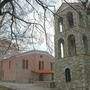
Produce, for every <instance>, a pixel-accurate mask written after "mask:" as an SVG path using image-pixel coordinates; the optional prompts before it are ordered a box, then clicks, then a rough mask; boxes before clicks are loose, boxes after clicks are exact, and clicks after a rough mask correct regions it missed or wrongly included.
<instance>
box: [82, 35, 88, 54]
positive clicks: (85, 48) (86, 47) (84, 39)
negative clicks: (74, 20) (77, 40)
mask: <svg viewBox="0 0 90 90" xmlns="http://www.w3.org/2000/svg"><path fill="white" fill-rule="evenodd" d="M83 44H84V50H85V53H87V51H88V40H87V37H86V36H85V35H83Z"/></svg>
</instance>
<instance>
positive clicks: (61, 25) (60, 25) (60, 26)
mask: <svg viewBox="0 0 90 90" xmlns="http://www.w3.org/2000/svg"><path fill="white" fill-rule="evenodd" d="M59 30H60V32H62V31H63V18H62V17H60V18H59Z"/></svg>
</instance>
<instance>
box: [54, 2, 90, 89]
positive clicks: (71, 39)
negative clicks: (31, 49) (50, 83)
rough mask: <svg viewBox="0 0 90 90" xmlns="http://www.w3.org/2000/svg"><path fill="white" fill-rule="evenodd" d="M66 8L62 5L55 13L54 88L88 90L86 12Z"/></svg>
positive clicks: (88, 17)
mask: <svg viewBox="0 0 90 90" xmlns="http://www.w3.org/2000/svg"><path fill="white" fill-rule="evenodd" d="M70 5H71V6H72V7H73V8H72V7H71V6H69V5H68V4H66V3H63V4H62V5H61V7H60V8H59V9H58V11H57V12H56V14H55V57H56V64H55V66H56V72H55V73H56V75H55V80H56V88H57V90H90V12H87V11H85V10H84V8H83V7H82V5H81V4H79V3H70ZM89 10H90V9H89Z"/></svg>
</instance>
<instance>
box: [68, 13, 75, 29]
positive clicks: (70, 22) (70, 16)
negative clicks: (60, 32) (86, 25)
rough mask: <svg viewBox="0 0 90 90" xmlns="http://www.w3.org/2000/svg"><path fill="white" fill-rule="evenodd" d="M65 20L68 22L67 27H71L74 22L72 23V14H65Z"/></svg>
mask: <svg viewBox="0 0 90 90" xmlns="http://www.w3.org/2000/svg"><path fill="white" fill-rule="evenodd" d="M67 20H68V24H69V27H73V26H74V21H73V13H72V12H68V13H67Z"/></svg>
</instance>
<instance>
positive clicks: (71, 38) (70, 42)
mask: <svg viewBox="0 0 90 90" xmlns="http://www.w3.org/2000/svg"><path fill="white" fill-rule="evenodd" d="M68 53H69V56H74V55H76V44H75V37H74V35H70V36H69V37H68Z"/></svg>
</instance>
